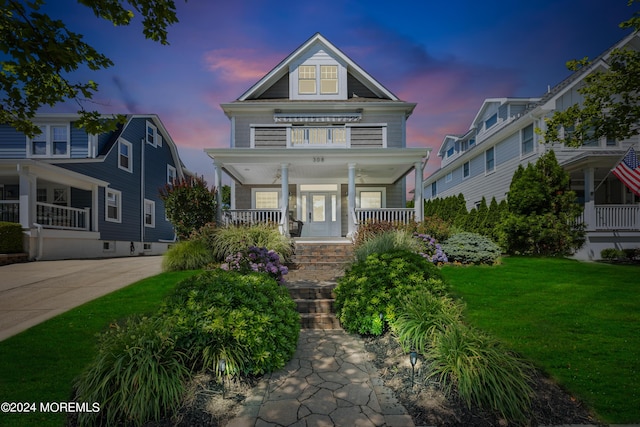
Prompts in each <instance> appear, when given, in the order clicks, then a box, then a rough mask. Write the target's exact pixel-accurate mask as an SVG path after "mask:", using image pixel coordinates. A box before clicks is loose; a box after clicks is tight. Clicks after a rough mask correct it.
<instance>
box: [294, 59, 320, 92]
mask: <svg viewBox="0 0 640 427" xmlns="http://www.w3.org/2000/svg"><path fill="white" fill-rule="evenodd" d="M298 93H300V94H301V95H315V93H316V67H315V65H301V66H300V67H299V68H298Z"/></svg>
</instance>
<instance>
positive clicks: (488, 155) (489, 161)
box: [484, 147, 496, 173]
mask: <svg viewBox="0 0 640 427" xmlns="http://www.w3.org/2000/svg"><path fill="white" fill-rule="evenodd" d="M494 156H495V155H494V149H493V147H491V148H489V149H488V150H487V151H485V152H484V162H485V163H484V165H485V166H484V171H485V173H489V172H493V170H494V169H495V167H496V164H495V157H494Z"/></svg>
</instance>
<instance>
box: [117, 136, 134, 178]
mask: <svg viewBox="0 0 640 427" xmlns="http://www.w3.org/2000/svg"><path fill="white" fill-rule="evenodd" d="M132 147H133V146H132V145H131V144H130V143H129V142H126V141H122V140H120V141H119V142H118V167H119V168H120V169H122V170H125V171H127V172H132V171H133V162H132V159H131V155H132Z"/></svg>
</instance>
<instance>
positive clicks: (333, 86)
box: [320, 65, 338, 94]
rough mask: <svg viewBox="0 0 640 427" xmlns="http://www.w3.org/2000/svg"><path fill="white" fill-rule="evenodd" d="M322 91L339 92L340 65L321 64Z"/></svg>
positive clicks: (324, 92)
mask: <svg viewBox="0 0 640 427" xmlns="http://www.w3.org/2000/svg"><path fill="white" fill-rule="evenodd" d="M320 93H322V94H334V93H338V66H337V65H321V66H320Z"/></svg>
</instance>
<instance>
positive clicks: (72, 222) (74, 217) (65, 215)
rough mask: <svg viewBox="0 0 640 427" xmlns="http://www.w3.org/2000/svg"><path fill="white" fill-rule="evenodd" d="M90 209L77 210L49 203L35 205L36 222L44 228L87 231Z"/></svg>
mask: <svg viewBox="0 0 640 427" xmlns="http://www.w3.org/2000/svg"><path fill="white" fill-rule="evenodd" d="M90 212H91V209H90V208H85V209H78V208H71V207H68V206H58V205H52V204H49V203H42V202H38V203H36V222H37V223H38V224H41V225H42V226H43V227H45V228H60V229H64V230H85V231H86V230H89V223H90V220H89V219H90Z"/></svg>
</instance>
